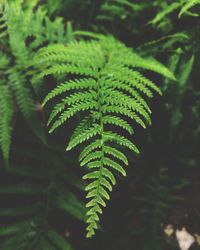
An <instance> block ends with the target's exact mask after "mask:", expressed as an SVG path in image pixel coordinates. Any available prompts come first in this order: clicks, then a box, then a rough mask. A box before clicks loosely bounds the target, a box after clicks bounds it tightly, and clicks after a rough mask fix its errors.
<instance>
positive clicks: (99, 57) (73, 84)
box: [34, 36, 174, 237]
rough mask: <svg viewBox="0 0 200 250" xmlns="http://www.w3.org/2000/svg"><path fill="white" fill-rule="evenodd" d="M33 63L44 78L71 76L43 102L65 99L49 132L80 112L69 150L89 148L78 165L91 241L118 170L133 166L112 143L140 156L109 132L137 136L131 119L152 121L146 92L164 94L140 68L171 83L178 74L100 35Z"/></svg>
mask: <svg viewBox="0 0 200 250" xmlns="http://www.w3.org/2000/svg"><path fill="white" fill-rule="evenodd" d="M34 61H35V63H36V64H38V66H39V65H40V64H42V70H43V69H44V70H43V71H42V73H41V74H40V75H41V76H46V75H49V74H52V75H54V76H57V75H59V74H61V75H62V76H63V75H66V76H67V78H68V79H67V81H66V82H64V83H62V84H60V85H58V86H57V87H55V88H54V89H53V90H52V91H51V92H50V93H49V94H48V95H47V96H46V98H45V99H44V105H45V104H46V103H47V102H49V101H50V100H53V99H55V98H58V97H59V95H61V96H62V98H63V99H61V100H60V101H58V102H57V104H56V105H55V106H54V107H53V110H52V112H51V114H50V118H49V122H48V124H50V123H51V124H52V126H51V129H50V132H52V131H54V130H55V129H57V128H58V127H59V126H61V125H62V124H64V123H65V122H66V121H67V120H68V119H70V118H71V117H73V116H75V115H76V114H80V113H81V121H80V123H79V124H78V126H77V127H76V129H75V130H74V133H73V134H72V136H71V139H70V141H69V143H68V146H67V150H71V149H73V148H74V147H76V146H78V145H81V144H83V143H84V144H86V146H85V148H84V149H83V150H82V152H81V153H80V156H79V161H80V165H81V166H86V168H87V169H88V173H87V174H85V175H84V176H83V179H84V180H87V181H88V182H89V184H88V185H87V186H86V188H85V190H86V191H87V192H88V194H87V196H86V197H87V198H88V199H89V202H88V203H87V204H86V207H87V208H88V211H87V216H88V219H87V223H88V227H87V231H88V233H87V237H91V236H92V235H93V234H94V233H95V229H97V228H98V223H97V222H98V221H99V214H101V213H102V208H101V207H102V206H103V207H105V206H106V202H105V200H108V199H109V198H110V194H109V192H110V191H112V186H113V185H115V183H116V179H115V176H114V174H113V170H114V172H118V173H120V174H122V175H123V176H125V175H126V172H125V169H124V166H123V165H128V159H127V157H126V156H125V155H124V153H122V152H121V151H120V149H116V148H114V147H113V146H112V144H113V145H115V144H118V145H119V146H121V147H125V148H128V149H129V150H131V151H133V152H134V153H136V154H138V153H139V150H138V148H137V146H136V145H135V144H134V143H133V142H132V141H130V140H129V139H128V138H126V136H122V135H120V132H119V133H115V132H113V131H109V130H108V127H109V128H110V127H111V129H112V125H114V126H118V127H119V128H120V129H121V130H124V131H126V132H128V133H130V134H133V129H132V126H131V124H130V120H132V122H136V123H138V124H139V125H141V126H142V127H144V128H145V127H146V124H145V123H149V124H150V122H151V119H150V113H151V111H150V108H149V106H148V104H147V102H146V101H145V99H144V97H143V96H142V93H143V94H145V95H146V96H147V97H152V96H153V93H152V91H156V92H158V93H160V94H161V92H160V90H159V88H158V87H157V86H156V85H155V84H154V83H153V82H151V81H150V80H149V79H147V78H146V77H145V76H143V75H142V73H139V72H138V70H137V69H138V68H141V69H145V70H147V69H148V70H152V71H155V72H157V73H160V74H162V75H164V76H167V77H169V78H172V79H174V76H173V74H172V73H171V72H170V71H169V70H168V69H167V68H166V67H164V66H163V65H162V64H160V63H158V62H157V61H155V60H153V59H143V58H141V57H140V56H138V55H136V54H135V53H133V52H132V51H131V50H130V49H128V48H126V47H125V46H124V45H123V44H121V43H120V42H118V41H116V40H115V39H114V38H112V37H102V36H101V37H99V40H94V41H80V42H72V43H69V44H68V45H67V46H63V45H52V46H49V47H47V48H44V49H42V50H41V52H40V53H39V54H38V55H37V56H36V58H35V60H34ZM88 61H90V62H89V63H88ZM72 77H73V78H72ZM69 79H71V80H69ZM63 96H64V97H63ZM79 117H80V116H79ZM118 161H119V162H120V163H118Z"/></svg>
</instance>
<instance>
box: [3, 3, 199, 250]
mask: <svg viewBox="0 0 200 250" xmlns="http://www.w3.org/2000/svg"><path fill="white" fill-rule="evenodd" d="M1 2H2V3H1V8H0V13H1V14H0V39H1V40H0V74H1V76H0V117H1V119H0V145H1V148H2V154H1V159H0V164H1V170H0V172H1V174H0V199H1V202H0V217H1V218H0V237H1V240H0V242H1V245H0V249H5V250H7V249H8V250H9V249H10V250H13V249H41V250H46V249H66V250H67V249H75V250H76V249H81V250H89V249H94V248H95V249H108V250H112V249H113V250H114V249H115V250H118V249H124V250H126V249H127V250H129V249H142V250H143V249H144V250H165V249H166V250H168V249H178V246H177V243H176V241H175V239H174V238H173V237H172V238H170V239H168V238H166V236H165V234H164V231H163V229H164V227H165V226H166V225H167V224H173V225H174V228H175V229H176V228H181V227H183V226H185V227H186V228H187V229H188V230H189V231H190V232H191V233H198V234H200V226H199V225H200V199H199V188H200V185H199V174H200V171H199V161H200V158H199V146H200V145H199V141H200V140H199V136H200V125H199V124H200V123H199V120H200V116H199V112H200V102H199V97H200V90H199V66H200V63H199V56H200V46H199V44H200V16H199V13H200V4H199V1H198V0H196V1H192V0H191V1H185V0H182V1H181V0H179V1H169V0H155V1H145V0H143V1H128V0H104V1H92V0H84V1H80V0H74V1H72V0H68V1H64V0H56V1H54V0H47V1H37V0H24V1H23V0H16V1H1ZM3 2H4V3H3ZM83 31H90V32H96V33H98V34H104V35H108V34H111V35H113V36H114V37H116V38H117V39H119V40H120V41H122V42H123V43H125V45H127V46H128V47H131V48H134V50H135V51H136V52H137V53H139V54H140V55H141V56H150V57H155V58H157V59H158V60H159V61H161V62H162V63H164V64H165V65H167V66H168V68H169V69H170V70H171V71H172V72H173V73H174V75H175V77H176V79H177V80H176V81H175V80H171V79H168V78H163V77H161V76H159V75H156V74H154V73H149V72H148V73H147V76H148V78H150V79H151V80H153V81H154V82H155V83H156V84H157V86H159V87H160V88H161V90H162V92H163V96H162V97H160V96H159V95H158V96H156V97H155V98H154V99H153V100H152V101H151V102H150V107H151V110H152V111H153V113H152V125H151V127H149V128H148V129H147V130H146V132H144V131H143V130H141V129H140V128H137V131H136V133H135V134H136V137H135V141H136V142H137V145H139V148H140V151H141V154H140V156H139V157H136V156H135V155H133V154H132V153H130V152H129V153H128V152H127V154H128V158H129V165H130V166H129V168H128V169H127V177H126V178H125V179H120V178H119V180H118V184H117V186H116V187H115V190H114V192H113V196H112V198H111V200H110V201H109V202H108V205H107V208H106V209H105V212H104V215H103V216H102V221H101V226H100V227H101V230H100V231H99V232H98V233H97V235H96V236H95V237H94V238H93V239H91V240H86V239H85V229H84V227H85V208H84V205H83V203H84V192H83V190H84V185H85V184H84V183H83V181H82V180H81V178H80V176H82V175H83V173H84V171H83V170H82V169H80V168H79V166H78V165H79V164H78V160H76V159H78V153H79V152H77V151H75V152H67V153H66V152H65V146H66V145H65V141H63V134H66V128H64V129H63V130H60V131H58V132H57V133H55V134H54V135H48V133H47V129H46V126H45V125H46V122H47V118H46V117H47V114H48V113H49V110H48V109H45V110H44V109H43V108H42V106H41V102H42V100H43V98H44V96H45V94H46V93H48V92H49V91H50V90H51V89H52V88H53V87H54V86H55V82H54V79H53V78H52V77H48V78H47V79H46V80H45V84H44V83H43V81H42V80H41V79H39V78H38V77H37V74H38V72H39V70H38V68H37V66H32V59H33V57H34V56H35V54H36V53H37V51H38V50H39V49H40V48H42V47H43V46H46V45H50V44H54V43H64V44H65V43H68V42H70V41H73V40H74V39H76V38H77V37H79V36H80V35H81V34H82V35H83V34H85V35H86V34H87V35H89V36H90V35H91V34H90V33H84V32H83ZM72 130H73V124H72V126H70V127H69V126H68V127H67V135H68V134H69V135H70V134H71V132H72ZM16 246H17V248H16ZM195 247H196V248H197V249H198V246H197V244H196V246H193V249H195Z"/></svg>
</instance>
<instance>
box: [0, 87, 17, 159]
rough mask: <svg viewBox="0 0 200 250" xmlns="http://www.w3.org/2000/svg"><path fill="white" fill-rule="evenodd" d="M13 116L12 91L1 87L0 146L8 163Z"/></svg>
mask: <svg viewBox="0 0 200 250" xmlns="http://www.w3.org/2000/svg"><path fill="white" fill-rule="evenodd" d="M13 114H14V110H13V100H12V94H11V91H10V89H9V87H8V86H1V85H0V117H1V119H0V146H1V150H2V153H3V157H4V159H5V161H6V162H8V159H9V153H10V144H11V133H12V118H13Z"/></svg>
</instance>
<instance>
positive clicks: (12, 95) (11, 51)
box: [0, 0, 68, 162]
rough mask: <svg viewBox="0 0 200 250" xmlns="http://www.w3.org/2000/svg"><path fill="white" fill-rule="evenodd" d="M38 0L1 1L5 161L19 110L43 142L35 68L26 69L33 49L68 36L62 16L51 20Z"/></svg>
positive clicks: (0, 107)
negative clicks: (15, 117) (35, 84)
mask: <svg viewBox="0 0 200 250" xmlns="http://www.w3.org/2000/svg"><path fill="white" fill-rule="evenodd" d="M38 2H39V1H38V0H31V1H29V2H27V1H23V0H14V1H3V2H1V3H0V37H1V41H0V46H1V52H0V74H1V79H0V89H1V96H0V113H1V115H2V117H3V119H1V121H0V146H1V148H2V153H3V157H4V160H5V161H6V162H8V160H9V154H10V144H11V137H12V136H11V135H12V130H13V127H14V123H15V122H14V121H15V119H14V114H17V113H18V110H19V111H20V113H21V114H22V116H23V118H24V119H25V121H26V122H27V123H28V125H29V126H30V128H31V129H32V130H33V132H34V133H35V134H36V135H37V136H38V137H39V139H41V141H42V142H43V143H46V137H45V133H44V130H43V128H42V126H41V123H40V121H39V119H38V114H37V113H36V110H37V91H38V90H37V89H34V85H33V82H34V75H35V74H37V73H36V72H37V70H36V69H29V68H28V65H30V62H31V59H32V57H33V56H34V54H35V51H36V50H37V49H39V48H41V47H42V46H43V45H44V44H49V43H55V42H59V43H64V42H66V41H67V39H68V34H67V32H66V26H65V25H64V24H63V20H62V18H60V17H58V18H56V19H55V20H53V21H51V20H50V18H49V17H48V16H47V15H46V11H45V9H44V8H43V6H42V5H41V6H37V4H38Z"/></svg>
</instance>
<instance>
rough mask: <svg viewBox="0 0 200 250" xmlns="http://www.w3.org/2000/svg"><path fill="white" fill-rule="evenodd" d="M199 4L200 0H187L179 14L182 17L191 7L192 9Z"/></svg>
mask: <svg viewBox="0 0 200 250" xmlns="http://www.w3.org/2000/svg"><path fill="white" fill-rule="evenodd" d="M197 4H200V0H190V1H186V0H185V1H184V3H183V6H182V8H181V11H180V13H179V15H178V16H179V17H181V16H182V15H183V14H184V13H186V12H187V11H188V10H189V9H191V8H192V7H194V6H195V5H197Z"/></svg>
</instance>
